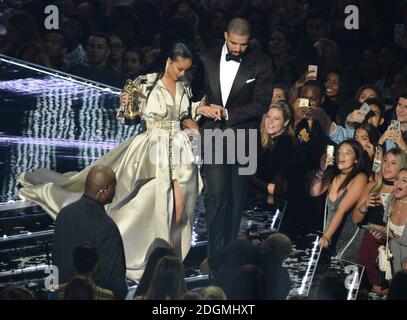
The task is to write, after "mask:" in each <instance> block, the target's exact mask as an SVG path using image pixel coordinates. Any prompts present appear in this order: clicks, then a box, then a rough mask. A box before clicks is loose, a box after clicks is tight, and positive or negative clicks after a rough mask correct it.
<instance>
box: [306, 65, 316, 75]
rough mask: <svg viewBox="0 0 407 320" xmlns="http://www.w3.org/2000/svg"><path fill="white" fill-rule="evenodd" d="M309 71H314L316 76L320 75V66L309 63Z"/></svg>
mask: <svg viewBox="0 0 407 320" xmlns="http://www.w3.org/2000/svg"><path fill="white" fill-rule="evenodd" d="M308 71H313V73H314V76H315V78H316V77H317V75H318V66H316V65H313V64H310V65H308Z"/></svg>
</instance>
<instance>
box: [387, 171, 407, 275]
mask: <svg viewBox="0 0 407 320" xmlns="http://www.w3.org/2000/svg"><path fill="white" fill-rule="evenodd" d="M388 212H389V213H390V220H389V229H390V238H391V240H390V251H391V253H392V254H393V260H392V265H393V273H396V272H398V271H400V270H402V269H403V265H405V263H406V261H407V228H406V225H407V167H404V168H402V169H401V170H400V173H399V174H398V176H397V178H396V179H395V180H394V196H393V197H392V198H391V199H390V203H389V211H388Z"/></svg>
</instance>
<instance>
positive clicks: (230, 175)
mask: <svg viewBox="0 0 407 320" xmlns="http://www.w3.org/2000/svg"><path fill="white" fill-rule="evenodd" d="M203 170H204V174H205V179H206V198H205V210H206V225H207V230H208V257H211V256H213V255H214V254H215V253H216V252H218V251H219V250H222V249H223V248H224V247H225V246H227V245H228V244H230V243H231V242H233V241H234V240H236V239H237V236H238V233H239V229H240V221H241V215H242V211H243V209H244V205H245V201H246V197H247V190H248V181H249V180H248V176H246V175H239V173H238V165H237V164H233V165H231V164H229V165H228V164H208V165H204V166H203Z"/></svg>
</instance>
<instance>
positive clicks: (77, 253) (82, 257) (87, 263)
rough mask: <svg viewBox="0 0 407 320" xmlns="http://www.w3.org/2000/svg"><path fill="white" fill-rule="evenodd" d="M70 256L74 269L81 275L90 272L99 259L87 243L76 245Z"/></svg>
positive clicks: (94, 250)
mask: <svg viewBox="0 0 407 320" xmlns="http://www.w3.org/2000/svg"><path fill="white" fill-rule="evenodd" d="M72 257H73V265H74V267H75V270H76V272H77V273H79V274H81V275H84V274H86V273H89V272H91V271H92V270H93V269H94V268H95V266H96V264H97V263H98V261H99V255H98V253H97V251H96V249H95V248H94V247H92V246H91V245H90V244H88V243H86V244H83V245H80V246H78V247H76V248H75V249H74V251H73V254H72Z"/></svg>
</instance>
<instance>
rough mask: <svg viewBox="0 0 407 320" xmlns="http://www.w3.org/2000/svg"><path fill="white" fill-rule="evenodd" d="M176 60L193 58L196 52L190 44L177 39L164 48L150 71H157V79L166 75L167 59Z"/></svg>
mask: <svg viewBox="0 0 407 320" xmlns="http://www.w3.org/2000/svg"><path fill="white" fill-rule="evenodd" d="M168 58H170V59H171V60H176V59H177V58H184V59H191V60H192V59H193V58H194V54H193V51H192V49H191V48H190V46H189V45H188V44H187V43H186V42H183V41H176V42H174V43H172V44H171V45H169V46H168V47H167V48H162V49H161V52H160V54H159V55H158V57H157V58H156V59H155V60H154V62H153V63H152V64H151V67H150V68H149V70H148V72H149V73H150V72H157V81H158V79H161V77H162V76H163V75H164V72H165V67H166V65H167V59H168Z"/></svg>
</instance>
